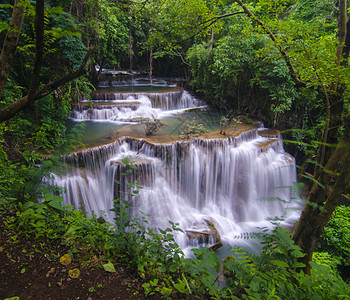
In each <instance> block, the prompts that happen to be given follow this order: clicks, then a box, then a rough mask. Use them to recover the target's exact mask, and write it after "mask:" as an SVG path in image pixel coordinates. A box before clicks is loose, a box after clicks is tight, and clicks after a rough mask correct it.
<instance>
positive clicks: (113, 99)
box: [72, 90, 201, 122]
mask: <svg viewBox="0 0 350 300" xmlns="http://www.w3.org/2000/svg"><path fill="white" fill-rule="evenodd" d="M85 102H86V101H84V102H82V104H83V105H77V106H74V107H73V114H72V118H73V120H75V121H86V120H100V121H101V120H103V121H117V122H138V121H139V120H140V119H151V120H154V119H159V118H162V117H165V116H168V115H169V113H178V112H179V111H180V110H186V109H191V108H197V107H198V106H200V105H201V103H200V101H198V100H197V99H196V98H194V97H193V96H191V95H190V94H189V93H188V92H186V91H178V90H175V91H172V92H163V93H111V92H96V93H94V94H93V97H92V100H91V102H90V104H91V105H90V106H89V105H88V104H87V103H85Z"/></svg>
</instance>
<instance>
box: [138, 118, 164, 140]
mask: <svg viewBox="0 0 350 300" xmlns="http://www.w3.org/2000/svg"><path fill="white" fill-rule="evenodd" d="M142 124H143V125H144V126H145V132H146V135H147V136H149V135H154V134H155V133H156V132H157V131H158V130H159V129H160V128H161V127H163V126H164V124H163V123H162V122H161V121H160V120H158V119H156V120H146V121H143V122H142Z"/></svg>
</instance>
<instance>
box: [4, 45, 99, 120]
mask: <svg viewBox="0 0 350 300" xmlns="http://www.w3.org/2000/svg"><path fill="white" fill-rule="evenodd" d="M92 50H93V47H91V48H90V49H89V51H88V52H87V54H86V55H85V58H84V60H83V62H82V63H81V65H80V67H79V69H78V70H76V71H75V72H73V73H71V74H68V75H66V76H64V77H62V78H60V79H57V80H55V81H53V82H50V83H48V84H47V85H45V86H44V87H43V88H42V89H41V90H40V91H39V92H37V93H36V94H35V96H34V99H35V100H38V99H40V98H43V97H45V96H47V95H49V94H50V93H52V92H53V91H54V90H56V89H57V88H58V87H60V86H62V85H63V84H65V83H67V82H69V81H71V80H73V79H75V78H78V77H80V76H82V75H85V74H86V70H85V67H86V64H87V62H88V60H89V58H90V55H91V52H92ZM28 100H29V99H28V95H26V96H24V97H23V98H21V99H19V100H17V101H16V102H13V103H11V104H10V105H8V106H6V107H5V108H3V109H1V110H0V122H4V121H7V120H9V119H11V118H12V117H14V116H15V115H16V114H17V113H19V112H21V111H22V110H24V109H25V108H26V107H28V106H30V105H31V103H30V102H29V101H28Z"/></svg>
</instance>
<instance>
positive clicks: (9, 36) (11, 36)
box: [0, 0, 27, 98]
mask: <svg viewBox="0 0 350 300" xmlns="http://www.w3.org/2000/svg"><path fill="white" fill-rule="evenodd" d="M26 5H27V0H15V3H14V7H13V11H12V15H11V19H10V23H9V26H10V28H11V29H10V30H8V31H7V33H6V36H5V40H4V43H3V46H2V49H1V54H0V98H1V97H2V94H3V92H4V90H5V85H6V82H7V78H8V77H9V75H10V71H11V66H12V61H13V58H14V55H15V52H16V48H17V43H18V39H19V36H20V33H21V27H22V23H23V18H24V11H25V6H26Z"/></svg>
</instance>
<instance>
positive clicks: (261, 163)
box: [49, 91, 298, 249]
mask: <svg viewBox="0 0 350 300" xmlns="http://www.w3.org/2000/svg"><path fill="white" fill-rule="evenodd" d="M123 95H124V94H123ZM146 95H147V96H146ZM170 95H171V96H170ZM108 97H109V98H112V99H108V102H106V99H105V98H106V97H101V98H103V100H102V101H98V99H95V100H94V103H95V105H94V107H93V109H91V108H89V106H88V105H86V104H84V103H83V104H82V105H81V106H79V107H76V109H74V111H73V119H75V120H77V121H82V120H91V119H93V120H108V121H111V120H112V121H118V122H122V121H124V122H127V121H131V120H134V121H136V122H137V121H138V120H137V118H144V117H146V118H151V119H155V118H159V117H160V116H162V114H166V113H169V111H175V110H177V109H182V110H183V109H187V108H192V107H196V106H199V105H201V103H200V102H199V101H198V100H196V99H195V98H193V97H192V96H191V95H190V94H188V93H187V92H185V91H183V92H181V91H175V92H169V93H168V92H167V93H152V94H151V93H147V94H144V93H141V94H125V97H126V98H125V99H124V100H123V99H122V98H123V97H124V96H123V97H121V96H120V95H117V94H115V95H114V97H115V98H113V97H110V96H108ZM116 99H119V100H116ZM103 101H105V103H103V104H101V102H103ZM96 103H100V104H96ZM259 127H261V126H259ZM262 130H264V129H261V128H260V129H257V128H255V129H250V130H248V131H245V132H243V133H241V134H240V135H239V136H236V137H226V138H223V136H221V138H215V139H203V138H193V139H191V140H186V141H173V142H171V143H166V144H158V143H154V142H152V141H149V140H146V139H142V138H130V137H121V138H119V139H118V140H117V141H115V142H113V143H111V144H107V145H104V146H100V147H95V148H92V149H88V150H83V151H81V152H78V153H74V154H71V155H69V156H67V157H65V158H64V159H65V162H66V163H67V165H68V166H69V168H68V170H69V171H66V173H64V174H61V175H57V174H53V175H52V177H51V178H50V179H49V182H50V184H51V185H55V186H60V187H64V188H65V189H66V191H67V192H65V193H63V194H62V196H63V198H64V204H66V205H73V206H74V207H75V208H83V209H84V210H85V211H87V212H88V213H91V212H92V211H94V212H95V214H96V215H101V214H103V215H104V217H105V218H106V219H107V220H108V221H111V222H112V221H113V218H114V217H115V213H114V212H111V211H110V209H112V208H113V199H119V198H121V197H123V198H124V199H125V200H127V201H129V202H130V203H131V213H132V214H133V215H134V216H136V217H141V216H142V215H141V212H142V213H145V214H148V215H150V217H149V218H148V222H149V226H151V227H153V228H166V227H169V223H168V222H169V221H172V222H174V223H179V227H180V228H181V229H183V230H184V233H180V232H176V239H177V242H178V243H179V244H180V246H181V247H182V248H183V249H185V248H186V247H187V246H194V245H196V243H197V242H198V240H200V239H199V238H198V236H197V235H196V233H199V234H201V233H204V232H208V231H210V230H209V229H210V228H208V224H209V223H208V222H210V224H214V226H215V228H216V230H217V232H218V233H219V234H220V236H221V239H222V241H223V242H224V243H227V244H231V245H232V244H234V243H236V242H235V241H234V239H235V237H236V236H239V235H240V234H242V233H244V232H254V231H255V228H256V227H257V226H260V227H262V226H268V223H267V222H266V218H268V217H275V216H282V215H284V217H285V218H286V220H289V219H290V220H292V221H293V220H295V219H296V218H297V215H298V212H296V211H295V210H293V209H294V208H296V207H297V203H295V201H294V199H295V198H296V195H294V193H293V189H292V187H293V185H294V183H295V182H296V169H295V164H294V159H293V157H291V156H290V155H289V154H288V153H286V152H285V151H284V150H283V145H282V140H281V138H280V136H278V135H276V134H275V135H273V136H270V137H269V136H264V135H262V134H259V132H261V131H262ZM125 158H128V159H130V161H131V163H132V164H134V165H135V166H136V169H133V170H132V173H131V174H130V175H128V176H125V175H122V174H124V172H125V168H126V166H125V165H124V164H123V162H122V161H123V159H125ZM135 181H137V183H138V185H141V186H142V189H141V190H140V191H139V193H138V194H137V195H134V196H133V197H130V196H128V194H129V192H130V191H128V189H130V187H129V186H128V185H127V182H129V183H133V182H135ZM117 182H118V183H117ZM272 200H274V201H272ZM288 208H290V210H288ZM286 212H287V213H286ZM292 221H291V222H292ZM212 242H213V241H212V240H210V239H207V240H206V241H205V243H209V244H210V243H212Z"/></svg>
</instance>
